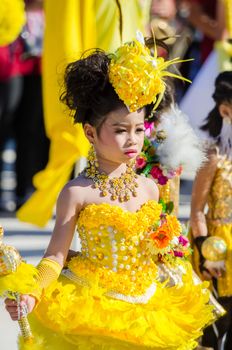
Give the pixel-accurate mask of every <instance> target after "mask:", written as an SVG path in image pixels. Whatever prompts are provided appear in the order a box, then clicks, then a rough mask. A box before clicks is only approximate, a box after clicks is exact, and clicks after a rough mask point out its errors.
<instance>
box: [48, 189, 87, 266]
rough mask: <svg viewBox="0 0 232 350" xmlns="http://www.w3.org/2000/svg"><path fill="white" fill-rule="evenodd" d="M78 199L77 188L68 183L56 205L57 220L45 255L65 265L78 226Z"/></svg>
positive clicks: (79, 208)
mask: <svg viewBox="0 0 232 350" xmlns="http://www.w3.org/2000/svg"><path fill="white" fill-rule="evenodd" d="M78 202H79V201H77V195H76V189H75V187H74V186H72V185H69V184H68V185H67V186H66V187H65V188H64V189H63V190H62V192H61V193H60V195H59V198H58V200H57V206H56V222H55V227H54V230H53V234H52V237H51V240H50V243H49V245H48V248H47V250H46V252H45V255H44V257H45V258H49V259H52V260H54V261H56V262H57V263H59V264H60V266H61V267H63V265H64V263H65V261H66V258H67V254H68V250H69V248H70V245H71V242H72V238H73V234H74V231H75V227H76V220H77V216H78V213H79V211H80V210H81V205H80V203H78Z"/></svg>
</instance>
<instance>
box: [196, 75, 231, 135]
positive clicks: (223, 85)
mask: <svg viewBox="0 0 232 350" xmlns="http://www.w3.org/2000/svg"><path fill="white" fill-rule="evenodd" d="M212 97H213V99H214V101H215V107H214V108H213V109H212V111H211V112H210V113H209V115H208V117H207V118H206V122H205V124H203V125H202V127H201V130H204V131H207V132H208V133H209V135H210V136H212V137H214V138H217V137H218V136H219V135H220V133H221V129H222V116H221V115H220V112H219V106H220V104H222V103H225V102H228V103H232V71H225V72H222V73H220V74H219V75H218V76H217V78H216V80H215V90H214V93H213V96H212Z"/></svg>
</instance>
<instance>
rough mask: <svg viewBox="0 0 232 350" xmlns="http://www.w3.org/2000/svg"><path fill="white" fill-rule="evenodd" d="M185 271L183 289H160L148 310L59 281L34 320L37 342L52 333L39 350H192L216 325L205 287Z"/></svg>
mask: <svg viewBox="0 0 232 350" xmlns="http://www.w3.org/2000/svg"><path fill="white" fill-rule="evenodd" d="M186 267H187V269H188V272H187V274H186V275H185V276H184V277H183V279H184V285H183V286H181V287H180V286H179V287H171V288H165V286H164V285H159V284H157V290H156V292H155V294H154V295H153V297H151V299H150V300H149V302H148V303H147V304H131V303H127V302H123V301H119V300H115V299H110V298H107V297H106V296H104V292H105V290H104V289H103V288H100V287H99V286H98V285H96V284H94V285H92V287H91V288H89V287H81V286H78V285H76V284H74V283H71V282H70V281H69V280H67V279H66V278H65V277H62V276H61V277H60V279H59V281H57V282H54V283H53V284H52V285H51V286H50V287H48V288H47V289H46V291H45V294H44V297H43V300H42V302H41V303H40V304H39V305H38V306H37V308H36V309H35V311H34V313H33V314H34V315H32V318H33V319H34V321H33V322H32V325H33V324H34V326H33V327H34V331H35V333H36V334H39V337H41V336H42V335H43V333H44V326H46V327H48V328H49V329H50V330H51V331H52V333H53V338H51V339H53V340H51V339H50V338H49V337H47V335H46V334H47V333H46V332H49V330H46V332H45V333H46V334H45V336H44V340H43V343H42V344H43V345H42V346H43V347H41V349H43V350H45V349H49V350H50V349H54V347H53V348H52V346H53V345H52V343H53V341H56V342H57V339H60V340H61V342H62V341H67V344H66V346H64V347H62V349H63V350H64V349H74V348H75V349H79V350H84V349H87V348H88V349H91V350H95V349H96V350H105V349H107V350H109V349H110V350H123V349H128V350H129V349H131V346H133V348H135V349H141V350H142V349H153V350H158V349H163V350H174V349H175V350H177V349H178V350H190V349H194V347H195V346H196V344H197V343H196V339H197V338H199V337H200V336H201V334H202V332H201V330H202V328H203V327H204V326H205V325H207V324H208V323H210V322H211V321H212V313H211V309H212V308H211V306H208V305H206V303H207V301H208V297H209V296H208V292H207V291H206V290H205V289H204V288H205V287H206V285H204V284H200V285H193V282H192V274H191V270H190V266H189V265H188V264H187V265H186ZM203 289H204V290H203ZM36 318H37V319H38V320H37V321H36ZM40 339H41V338H40ZM69 341H70V342H71V343H70V344H69ZM72 344H75V346H76V347H74V348H73V345H72ZM87 344H88V346H87ZM86 346H87V347H86ZM22 349H23V350H25V349H26V348H24V347H22ZM32 349H33V348H32ZM36 349H37V348H36ZM38 349H40V348H38ZM56 349H60V348H59V347H56Z"/></svg>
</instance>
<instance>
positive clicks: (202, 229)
mask: <svg viewBox="0 0 232 350" xmlns="http://www.w3.org/2000/svg"><path fill="white" fill-rule="evenodd" d="M217 163H218V158H217V155H216V151H211V152H210V153H209V157H208V161H207V163H205V165H204V166H203V167H202V168H201V169H200V170H199V171H198V173H197V176H196V178H195V181H194V184H193V192H192V201H191V217H190V225H191V229H192V234H193V237H194V238H197V237H206V236H207V235H208V230H207V224H206V219H205V213H204V209H205V206H206V202H207V197H208V195H209V193H210V191H211V187H212V182H213V179H214V176H215V172H216V169H217ZM202 242H203V240H202V239H200V241H199V238H198V242H196V243H197V246H198V250H199V254H200V264H199V266H200V270H201V272H202V273H203V275H204V277H205V278H206V279H211V278H212V277H214V278H218V277H220V276H221V274H222V273H223V271H224V270H225V266H224V262H223V263H222V262H211V261H208V260H205V259H204V257H203V256H202V254H201V244H202ZM198 243H199V245H198Z"/></svg>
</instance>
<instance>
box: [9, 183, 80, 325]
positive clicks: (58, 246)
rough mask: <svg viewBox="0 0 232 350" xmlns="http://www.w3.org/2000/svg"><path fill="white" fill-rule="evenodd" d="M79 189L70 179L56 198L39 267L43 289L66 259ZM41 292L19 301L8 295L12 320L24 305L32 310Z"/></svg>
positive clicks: (39, 277) (25, 296)
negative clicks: (53, 214) (52, 228)
mask: <svg viewBox="0 0 232 350" xmlns="http://www.w3.org/2000/svg"><path fill="white" fill-rule="evenodd" d="M76 192H77V190H76V187H75V186H73V185H72V183H69V184H67V185H66V186H65V187H64V189H63V190H62V191H61V193H60V195H59V198H58V200H57V207H56V223H55V227H54V231H53V234H52V237H51V240H50V243H49V245H48V248H47V250H46V253H45V255H44V258H43V259H42V260H41V261H40V263H39V265H38V267H37V268H38V284H39V285H40V287H41V290H43V288H46V287H47V286H48V285H49V284H50V283H51V282H52V281H54V280H56V279H57V278H58V276H59V274H60V272H61V269H62V267H63V265H64V262H65V260H66V257H67V254H68V250H69V247H70V244H71V241H72V238H73V234H74V231H75V226H76V220H77V215H78V213H79V211H80V210H81V204H80V196H79V197H78V200H77V194H76ZM40 296H41V291H40V290H38V291H37V290H36V291H34V293H32V295H21V301H20V303H19V304H18V303H17V302H16V301H14V300H12V299H6V300H5V304H6V310H7V311H8V312H9V314H10V316H11V318H12V320H18V319H19V315H20V317H22V316H23V314H22V307H23V305H26V307H27V309H28V312H29V313H30V312H31V311H32V310H33V309H34V307H35V305H36V300H39V299H40Z"/></svg>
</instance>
